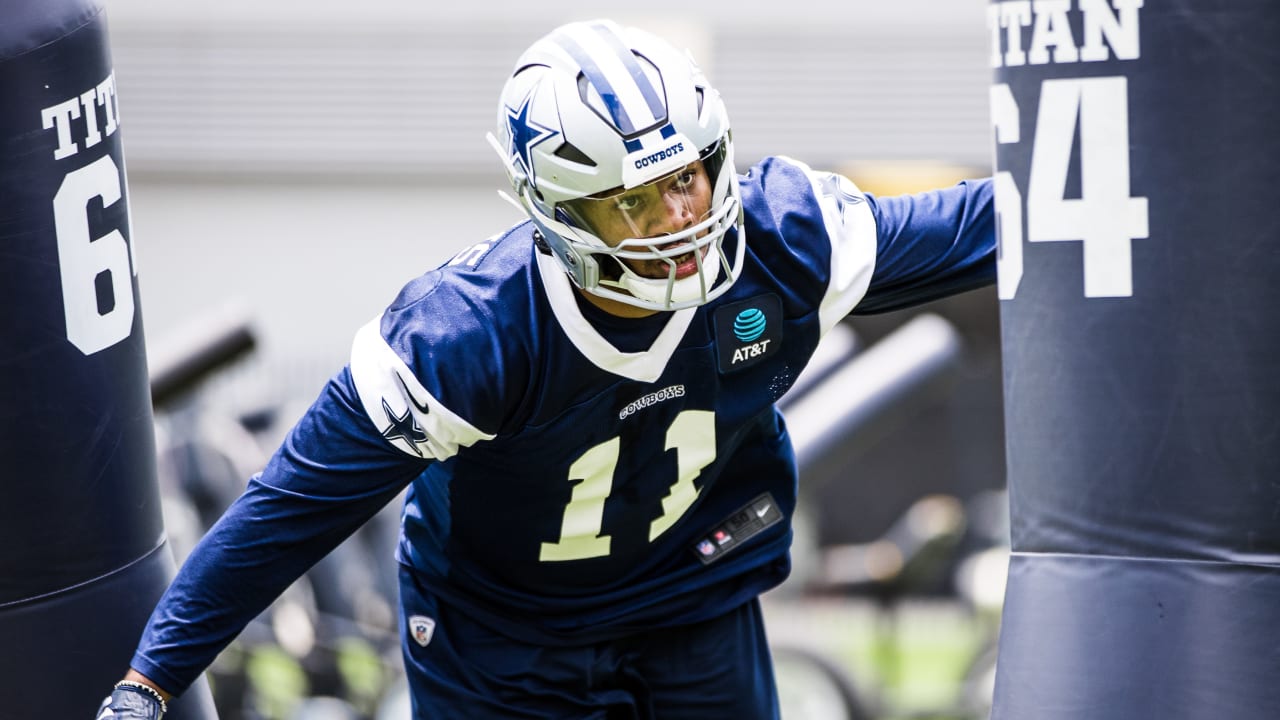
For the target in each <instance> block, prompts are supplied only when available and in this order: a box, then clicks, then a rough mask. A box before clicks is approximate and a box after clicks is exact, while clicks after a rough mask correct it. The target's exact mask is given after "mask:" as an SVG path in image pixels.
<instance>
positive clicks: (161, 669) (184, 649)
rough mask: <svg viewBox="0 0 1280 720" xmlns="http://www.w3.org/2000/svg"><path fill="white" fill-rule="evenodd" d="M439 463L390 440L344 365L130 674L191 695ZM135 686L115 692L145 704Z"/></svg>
mask: <svg viewBox="0 0 1280 720" xmlns="http://www.w3.org/2000/svg"><path fill="white" fill-rule="evenodd" d="M427 462H428V460H427V459H425V458H421V457H411V456H409V455H407V454H405V453H403V452H399V451H397V450H396V449H395V448H393V447H392V446H391V445H390V444H389V443H388V442H387V439H386V437H384V436H383V434H382V433H381V432H380V430H379V428H378V427H377V426H376V425H375V424H374V423H373V421H371V420H370V418H369V417H368V416H367V415H366V413H365V411H364V407H363V403H361V402H360V399H359V398H358V395H357V392H356V389H355V385H354V383H353V381H352V379H351V373H350V371H349V370H344V371H343V372H342V373H340V374H339V375H338V376H337V377H335V378H334V379H333V380H331V381H330V382H329V384H328V385H327V386H326V388H325V389H324V391H323V392H322V393H321V395H320V397H319V399H318V400H317V401H316V402H315V404H313V405H312V407H311V408H310V409H309V410H308V411H307V412H306V414H304V416H303V417H302V419H301V420H300V421H299V422H298V424H297V425H296V426H295V427H294V428H293V430H292V431H291V432H290V434H289V436H288V438H287V439H286V440H285V442H284V444H283V445H282V446H281V447H280V449H279V450H277V451H276V453H275V454H274V455H273V456H272V458H271V460H270V461H269V462H268V464H267V466H266V468H265V469H264V470H263V472H262V473H260V474H258V475H255V476H254V477H253V478H252V479H251V480H250V482H249V486H248V489H247V490H246V491H245V493H244V494H243V495H241V496H240V497H239V498H238V499H237V500H236V501H235V502H234V503H233V504H232V505H231V507H229V508H228V509H227V511H226V513H224V515H223V516H222V518H221V519H219V521H218V522H217V523H216V524H215V525H214V527H213V528H212V529H211V530H210V531H209V532H208V533H207V534H206V535H205V537H204V538H203V539H202V540H201V541H200V543H199V544H198V545H197V546H196V547H195V549H194V550H193V551H192V553H191V555H190V556H189V557H188V558H187V560H186V561H185V562H184V564H183V566H182V568H181V570H180V571H179V572H178V575H177V577H176V578H175V579H174V581H173V583H172V584H171V585H170V586H169V589H168V590H167V591H166V592H165V594H164V596H163V597H162V598H161V600H160V602H159V604H158V605H157V607H156V609H155V611H154V612H153V613H152V616H151V619H150V621H149V622H148V624H147V627H146V629H145V631H144V632H143V636H142V639H141V642H140V643H139V646H138V650H137V653H136V654H135V655H134V657H133V660H132V661H131V663H130V665H131V666H132V673H134V674H131V675H130V678H132V679H135V680H136V681H137V682H140V683H145V684H146V685H149V686H150V687H152V688H155V689H157V690H159V691H160V693H161V697H165V696H169V695H178V694H180V693H182V692H183V691H184V690H186V688H187V687H188V686H189V685H190V684H191V683H192V682H193V681H194V680H195V679H196V678H197V677H198V676H199V674H200V673H201V672H202V671H203V670H204V669H205V668H206V667H207V666H208V665H209V663H210V662H212V661H213V659H214V657H215V656H216V655H217V653H218V652H220V651H221V650H222V649H223V648H224V647H225V646H226V645H227V644H228V643H229V642H230V641H231V640H232V639H233V638H234V637H235V636H236V635H237V634H238V633H239V632H240V631H241V630H242V629H243V628H244V626H245V625H247V624H248V622H249V621H250V620H251V619H252V618H254V617H256V616H257V615H258V614H259V613H261V612H262V610H264V609H265V608H266V607H267V606H268V605H269V604H270V603H271V602H272V601H274V600H275V598H276V597H277V596H278V595H279V594H280V593H281V592H283V591H284V589H285V588H286V587H288V586H289V584H290V583H292V582H293V581H294V580H295V579H296V578H298V577H299V576H301V575H302V574H303V573H304V572H306V571H307V569H309V568H310V567H311V566H312V565H313V564H314V563H315V562H316V561H318V560H319V559H320V558H322V557H323V556H324V555H326V554H327V553H329V552H330V551H331V550H332V549H333V548H334V547H336V546H337V545H338V544H339V543H340V542H342V540H344V539H345V538H346V537H348V536H349V535H350V534H351V533H353V532H354V531H355V530H356V529H358V528H359V527H360V526H361V525H362V524H364V523H365V522H366V521H367V520H368V519H369V518H370V517H372V516H373V515H374V514H375V513H376V512H377V511H378V510H379V509H380V508H382V507H383V506H384V505H385V504H386V503H387V502H388V501H390V500H391V499H392V498H394V497H395V496H396V495H397V494H398V493H399V492H400V490H401V489H403V487H404V486H405V485H406V484H407V483H408V482H409V481H410V480H412V478H413V477H415V476H416V475H417V474H418V473H420V472H421V471H422V470H423V468H424V467H425V466H426V464H427ZM135 690H139V688H136V687H133V686H126V689H117V691H116V693H115V694H113V698H117V696H120V695H121V694H122V693H123V694H125V695H128V696H129V697H126V698H124V700H126V701H128V702H131V703H135V704H136V702H137V701H139V700H145V697H144V696H145V695H146V693H145V691H142V692H141V693H139V692H134V691H135ZM117 699H118V698H117ZM129 712H137V710H136V709H134V708H130V710H129ZM115 717H116V718H145V717H151V716H149V715H145V714H133V715H130V714H121V712H119V711H117V712H116V715H115Z"/></svg>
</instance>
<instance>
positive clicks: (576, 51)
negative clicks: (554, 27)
mask: <svg viewBox="0 0 1280 720" xmlns="http://www.w3.org/2000/svg"><path fill="white" fill-rule="evenodd" d="M555 39H556V42H557V43H558V44H559V45H560V47H562V48H564V50H565V52H567V53H569V55H570V56H571V57H572V58H573V61H574V62H576V63H578V66H579V67H581V68H582V73H583V74H584V75H586V76H587V82H589V83H591V86H592V87H594V88H595V89H596V92H598V93H600V98H601V99H602V100H604V104H605V107H606V108H608V110H609V115H610V117H612V118H613V124H614V126H616V127H617V128H618V130H619V131H621V132H622V134H623V135H630V134H631V133H634V132H635V131H636V128H635V125H634V124H633V123H632V122H631V116H629V115H628V114H627V111H626V109H625V108H623V107H622V101H621V100H619V99H618V94H617V93H616V92H615V91H614V89H613V85H612V84H610V83H609V78H607V77H605V74H604V72H603V71H602V70H601V69H600V66H599V65H597V64H596V62H595V60H594V59H592V57H591V55H590V54H588V53H587V51H586V50H584V49H583V48H582V46H581V45H578V43H576V42H574V41H573V39H572V38H570V37H567V36H565V35H560V34H557V36H556V38H555Z"/></svg>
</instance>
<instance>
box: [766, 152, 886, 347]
mask: <svg viewBox="0 0 1280 720" xmlns="http://www.w3.org/2000/svg"><path fill="white" fill-rule="evenodd" d="M786 161H787V162H790V163H792V164H794V165H797V166H799V167H801V168H802V169H804V171H805V174H806V175H807V176H808V177H809V185H810V186H811V187H812V188H813V195H814V197H815V198H817V200H818V205H819V207H821V208H822V223H823V225H825V226H826V229H827V237H828V239H829V240H830V242H831V278H830V280H829V281H828V282H827V290H826V293H824V294H823V297H822V302H821V304H820V305H819V307H818V324H819V326H820V328H821V332H822V334H823V335H826V334H827V331H829V330H831V328H833V327H835V326H836V323H838V322H840V321H841V320H842V319H843V318H844V317H845V316H846V315H848V314H849V312H850V311H852V310H853V308H854V307H855V306H856V305H857V304H858V303H859V302H861V301H862V298H863V296H865V295H866V294H867V288H868V287H870V285H871V274H872V273H873V272H874V271H875V268H876V220H875V216H874V215H872V214H871V208H870V206H868V205H867V201H866V198H865V197H863V195H862V191H861V190H859V189H858V186H857V185H854V184H853V181H852V180H850V179H849V178H847V177H844V176H843V175H838V174H834V173H818V172H814V171H813V170H812V169H811V168H810V167H809V166H808V165H805V164H804V163H802V162H800V161H798V160H792V159H791V158H786Z"/></svg>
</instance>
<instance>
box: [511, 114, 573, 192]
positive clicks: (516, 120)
mask: <svg viewBox="0 0 1280 720" xmlns="http://www.w3.org/2000/svg"><path fill="white" fill-rule="evenodd" d="M532 100H533V92H532V91H530V92H529V94H528V95H525V97H524V100H523V101H522V102H521V103H520V107H518V108H510V107H509V108H507V129H508V130H509V131H510V133H511V147H509V148H507V152H508V153H510V154H511V156H512V157H514V158H515V160H516V162H518V163H520V165H521V166H522V167H523V168H524V174H525V176H527V177H528V178H529V183H530V184H533V146H534V145H537V144H538V143H540V142H542V141H544V140H547V139H549V138H553V137H555V136H557V135H559V134H560V133H559V132H558V131H556V130H553V129H551V128H549V127H543V126H542V125H539V124H538V123H536V122H534V121H533V120H531V119H530V118H529V104H530V102H531V101H532Z"/></svg>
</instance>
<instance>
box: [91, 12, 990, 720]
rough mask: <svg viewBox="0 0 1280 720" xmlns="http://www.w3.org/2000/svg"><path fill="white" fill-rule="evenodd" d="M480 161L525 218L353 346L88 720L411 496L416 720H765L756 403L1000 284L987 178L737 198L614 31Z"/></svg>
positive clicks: (677, 91) (510, 96)
mask: <svg viewBox="0 0 1280 720" xmlns="http://www.w3.org/2000/svg"><path fill="white" fill-rule="evenodd" d="M490 141H491V143H492V144H493V145H494V147H495V148H496V149H497V151H498V154H499V155H500V156H501V159H502V163H503V165H504V166H505V168H506V172H507V176H508V178H509V180H510V186H511V199H513V200H514V202H516V203H517V204H518V205H519V206H520V207H521V208H522V209H523V210H524V211H525V213H526V214H527V216H528V219H527V220H526V221H524V222H522V223H520V224H518V225H516V226H515V227H512V228H509V229H507V230H505V231H503V232H501V233H499V234H497V235H495V236H494V237H492V238H490V239H488V240H486V241H484V242H482V243H480V244H478V245H475V246H473V247H470V248H467V249H466V250H463V251H462V252H460V253H459V254H458V255H457V256H455V257H454V258H453V259H452V260H451V261H449V262H447V263H446V264H444V265H443V266H441V267H439V268H436V269H435V270H432V271H430V272H427V273H426V274H424V275H422V276H421V277H419V278H417V279H416V280H413V281H411V282H409V283H408V284H407V285H406V286H405V287H404V288H403V289H402V290H401V291H400V293H399V295H398V296H397V297H396V298H395V299H394V300H393V301H392V302H391V304H390V305H389V306H388V307H387V308H386V310H385V311H384V312H383V313H382V314H381V315H380V316H378V317H377V318H375V319H374V320H373V321H372V322H370V323H369V324H368V325H367V326H365V327H364V328H362V329H361V330H359V332H357V333H356V336H355V339H354V343H353V347H352V351H351V359H350V363H349V364H348V365H347V366H346V367H345V368H344V369H342V370H341V372H339V373H337V375H336V376H335V377H334V378H333V379H332V380H331V381H330V382H329V383H328V385H327V386H326V387H325V388H324V390H323V391H322V393H321V395H320V397H319V399H318V400H316V402H315V404H314V405H312V406H311V408H310V409H309V410H308V411H307V412H306V413H305V415H304V416H303V417H302V418H301V420H300V421H299V422H298V424H297V426H296V427H295V428H294V429H293V430H292V431H291V433H290V435H289V436H288V438H287V440H286V441H285V442H284V444H283V446H282V447H281V448H280V449H279V450H278V451H277V452H276V453H275V455H274V456H273V457H272V458H271V460H270V462H269V463H268V464H267V466H266V468H265V469H264V470H263V471H262V473H260V474H258V475H256V476H254V477H253V478H252V479H251V480H250V482H249V485H248V488H247V490H246V492H245V493H244V495H243V496H242V497H240V498H239V500H237V501H236V502H235V503H234V504H233V505H232V506H231V507H230V509H228V511H227V512H226V514H225V516H224V517H223V518H222V520H221V521H220V522H219V523H218V524H217V525H216V526H215V527H214V528H213V529H212V530H211V531H210V532H209V534H208V535H207V536H206V537H205V538H204V540H203V541H202V542H201V543H200V544H199V546H198V547H197V548H196V549H195V550H194V552H193V553H192V554H191V556H190V557H189V559H188V560H187V561H186V563H185V565H184V566H183V568H182V569H181V571H180V572H179V574H178V576H177V578H176V579H175V580H174V582H173V583H172V585H171V587H170V588H169V590H168V592H167V593H166V594H165V595H164V597H163V598H162V599H161V601H160V603H159V606H158V607H157V608H156V610H155V612H154V614H153V615H152V617H151V620H150V623H149V624H148V626H147V628H146V630H145V632H144V634H143V636H142V639H141V642H140V645H139V647H138V649H137V653H136V655H135V656H134V657H133V660H132V663H131V664H132V668H131V669H130V670H129V672H128V675H127V677H126V679H125V680H124V681H123V683H122V684H121V685H120V686H118V687H117V688H116V690H115V692H114V693H113V694H112V696H111V697H110V698H109V699H108V700H107V701H106V702H105V703H104V709H103V711H102V716H104V717H108V716H109V717H114V718H116V719H117V720H120V719H122V718H129V719H137V718H155V717H158V716H159V715H160V713H161V712H162V711H163V700H165V699H168V698H169V697H170V696H171V695H175V694H178V693H181V692H182V691H183V690H184V689H185V688H186V687H187V686H188V685H189V684H190V683H191V682H192V681H193V680H194V679H195V678H196V677H197V676H198V674H199V673H200V672H201V671H203V670H204V668H205V667H206V666H207V665H208V664H209V663H210V662H211V661H212V660H213V659H214V656H215V655H216V654H217V653H218V652H219V651H220V650H221V649H222V648H223V647H225V646H226V645H227V644H228V643H229V642H230V641H231V640H232V638H233V637H234V636H235V635H236V634H237V633H238V632H239V631H240V630H241V629H242V628H243V627H244V626H245V625H246V623H248V622H249V620H250V619H251V618H253V617H254V616H256V615H257V614H258V613H260V612H261V611H262V610H263V609H264V608H265V607H267V605H268V604H270V603H271V602H272V601H273V599H274V598H275V597H276V596H277V595H278V594H279V593H280V592H282V591H283V590H284V589H285V588H286V587H287V586H288V585H289V584H290V583H291V582H293V580H294V579H295V578H297V577H298V576H299V575H301V574H302V573H303V572H305V571H306V570H307V569H308V568H309V567H310V566H311V565H312V564H313V563H315V562H316V561H317V560H318V559H319V558H321V557H322V556H324V555H325V554H326V553H328V552H329V551H330V550H331V549H332V548H334V547H335V546H336V545H337V544H338V543H339V542H341V541H342V540H343V539H344V538H346V537H347V536H348V535H350V534H351V533H352V532H353V531H354V530H356V529H357V528H358V527H359V526H360V525H361V524H362V523H364V522H365V521H366V520H368V519H369V518H370V517H371V516H372V515H373V514H374V513H375V512H377V511H378V509H379V508H381V507H382V506H383V505H384V504H385V503H387V502H388V501H390V500H391V499H392V498H394V497H396V495H397V494H398V493H399V492H400V491H401V490H402V489H404V488H405V486H406V485H408V486H409V491H408V495H407V500H406V503H405V506H404V511H403V532H402V534H401V540H400V544H399V548H398V551H397V556H396V557H397V559H398V560H399V563H400V584H401V610H400V613H401V625H402V632H403V640H402V645H403V653H404V664H405V669H406V671H407V674H408V679H409V684H410V687H411V694H412V698H413V706H414V713H415V716H416V717H421V718H427V717H430V718H465V719H466V720H478V719H483V718H547V719H549V720H550V719H555V720H568V719H570V718H583V719H586V718H662V719H663V720H674V719H680V718H697V719H698V720H706V719H707V718H735V719H739V720H746V719H748V718H776V717H777V716H778V699H777V693H776V690H775V685H774V679H773V673H772V668H771V663H770V656H769V649H768V642H767V639H766V636H765V629H764V625H763V623H762V620H761V609H760V605H759V602H758V600H757V597H758V596H759V595H760V594H761V593H762V592H764V591H765V590H768V589H769V588H772V587H774V586H776V585H778V584H779V583H781V582H782V581H783V580H784V579H785V578H786V577H787V573H788V570H789V559H788V548H789V545H790V540H791V529H790V524H789V523H790V517H791V514H792V511H793V510H794V508H795V504H796V483H797V477H796V463H795V458H794V455H793V452H792V449H791V444H790V441H789V438H788V435H787V430H786V425H785V423H784V422H783V418H782V417H781V415H780V414H779V412H778V411H777V409H776V408H775V406H774V404H775V402H776V401H777V400H778V398H779V397H780V396H781V395H782V394H783V393H784V392H785V391H786V390H787V388H788V387H790V385H791V383H792V382H793V381H794V380H795V378H796V376H797V375H798V374H799V372H800V371H801V369H802V368H804V366H805V363H806V362H807V361H808V360H809V358H810V356H811V355H812V354H813V352H814V349H815V347H816V346H817V344H818V341H819V339H820V338H821V337H822V336H823V334H824V333H826V332H827V331H828V330H830V329H831V328H832V327H833V326H835V325H836V324H837V323H839V322H841V320H842V319H843V318H844V317H845V316H846V315H848V314H849V313H850V312H853V311H856V312H876V311H883V310H890V309H895V308H901V307H906V306H910V305H913V304H917V303H920V302H924V301H927V300H933V299H935V298H939V297H942V296H945V295H948V294H952V293H956V292H960V291H964V290H968V289H972V288H976V287H979V286H982V285H985V284H989V283H991V282H992V281H993V280H994V277H995V231H994V212H993V202H992V188H991V184H990V182H988V181H966V182H962V183H960V184H958V185H956V186H954V187H950V188H946V189H940V190H937V191H934V192H928V193H922V194H917V195H911V196H902V197H885V198H877V197H873V196H871V195H868V194H866V193H863V192H861V191H859V189H858V188H857V187H855V185H854V184H853V183H852V182H851V181H850V180H848V179H847V178H845V177H842V176H840V175H838V174H832V173H829V172H818V171H815V170H813V169H810V168H809V167H807V166H806V165H804V164H803V163H801V162H798V161H796V160H791V159H786V158H780V157H775V158H769V159H766V160H764V161H763V162H761V163H760V164H758V165H756V166H755V167H753V168H751V169H750V170H749V171H747V172H746V173H745V174H739V173H738V172H737V168H736V166H735V163H734V147H733V137H732V133H731V131H730V124H729V118H728V115H727V112H726V110H725V105H724V102H723V101H722V99H721V97H720V95H719V94H718V93H717V92H716V89H715V88H714V87H713V86H712V85H711V84H710V83H709V82H708V80H707V78H706V77H705V76H704V75H703V73H702V72H701V71H700V70H699V68H698V67H697V65H695V64H694V63H693V61H692V60H691V59H690V57H689V56H688V54H687V53H685V52H684V51H682V50H679V49H677V48H675V47H673V46H671V45H669V44H668V43H667V42H665V41H663V40H661V39H659V38H657V37H655V36H652V35H649V34H646V33H644V32H641V31H639V30H636V29H632V28H624V27H620V26H618V25H615V24H614V23H612V22H608V21H593V22H580V23H572V24H568V25H565V26H563V27H560V28H557V29H555V30H554V31H552V32H551V33H550V34H548V35H546V36H545V37H543V38H542V39H540V40H538V41H537V42H535V43H534V44H533V45H532V46H531V47H530V48H529V49H528V50H527V51H526V52H525V53H524V54H523V55H521V56H520V58H519V60H518V61H517V62H516V64H515V67H514V69H513V71H512V73H511V75H510V77H509V79H508V80H507V82H506V86H505V87H504V89H503V90H502V95H501V101H500V103H499V106H498V114H497V132H496V135H493V136H490ZM108 709H109V710H110V711H111V713H114V715H112V714H111V713H108Z"/></svg>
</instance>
